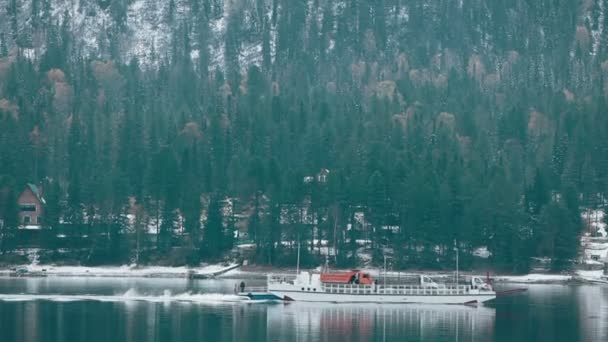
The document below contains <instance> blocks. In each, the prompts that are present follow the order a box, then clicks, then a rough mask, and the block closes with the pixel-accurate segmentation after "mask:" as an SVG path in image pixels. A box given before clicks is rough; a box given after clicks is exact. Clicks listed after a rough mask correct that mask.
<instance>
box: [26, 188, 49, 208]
mask: <svg viewBox="0 0 608 342" xmlns="http://www.w3.org/2000/svg"><path fill="white" fill-rule="evenodd" d="M27 187H28V188H29V189H30V190H31V191H32V192H33V193H34V195H36V198H38V200H39V201H40V202H41V203H42V204H46V201H45V200H44V198H43V197H42V193H41V192H40V189H39V188H38V186H36V185H35V184H32V183H27Z"/></svg>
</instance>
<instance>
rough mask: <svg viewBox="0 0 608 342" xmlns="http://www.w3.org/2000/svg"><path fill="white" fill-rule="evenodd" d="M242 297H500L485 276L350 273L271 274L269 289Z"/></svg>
mask: <svg viewBox="0 0 608 342" xmlns="http://www.w3.org/2000/svg"><path fill="white" fill-rule="evenodd" d="M409 280H412V278H411V277H410V279H409ZM239 295H241V296H246V297H248V298H250V299H252V300H282V301H301V302H333V303H423V304H478V303H483V302H487V301H489V300H492V299H494V298H496V295H497V294H496V292H495V291H494V289H493V288H492V286H491V284H489V283H488V282H485V281H484V280H483V279H482V278H481V277H470V279H469V282H468V283H467V284H464V285H463V284H453V285H451V284H445V285H444V284H437V283H436V282H434V281H432V280H431V279H430V278H429V277H428V276H425V275H417V276H416V279H415V282H412V281H404V282H402V283H398V284H386V282H384V283H383V284H380V283H379V282H378V281H377V280H374V279H373V278H372V276H371V275H370V274H369V273H365V272H361V271H350V272H341V273H310V272H299V273H298V274H297V275H296V276H295V277H294V276H293V275H292V276H285V275H269V276H268V287H267V288H263V289H260V288H258V289H255V288H252V289H245V290H244V291H241V292H240V293H239Z"/></svg>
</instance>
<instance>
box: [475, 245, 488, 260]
mask: <svg viewBox="0 0 608 342" xmlns="http://www.w3.org/2000/svg"><path fill="white" fill-rule="evenodd" d="M473 255H474V256H476V257H479V258H483V259H487V258H489V257H491V256H492V252H490V251H489V250H488V247H487V246H481V247H479V248H476V249H475V250H474V251H473Z"/></svg>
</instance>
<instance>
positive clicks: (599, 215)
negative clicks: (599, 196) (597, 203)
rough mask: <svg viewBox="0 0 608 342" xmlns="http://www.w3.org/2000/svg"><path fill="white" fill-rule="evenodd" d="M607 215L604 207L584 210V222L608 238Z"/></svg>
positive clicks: (592, 229)
mask: <svg viewBox="0 0 608 342" xmlns="http://www.w3.org/2000/svg"><path fill="white" fill-rule="evenodd" d="M605 215H606V213H605V212H604V209H595V210H584V211H583V213H582V214H581V216H582V218H583V222H585V224H588V225H589V228H590V229H591V231H592V232H594V231H596V232H597V233H598V234H599V235H600V236H601V237H604V238H608V232H607V231H606V223H605V222H604V217H605Z"/></svg>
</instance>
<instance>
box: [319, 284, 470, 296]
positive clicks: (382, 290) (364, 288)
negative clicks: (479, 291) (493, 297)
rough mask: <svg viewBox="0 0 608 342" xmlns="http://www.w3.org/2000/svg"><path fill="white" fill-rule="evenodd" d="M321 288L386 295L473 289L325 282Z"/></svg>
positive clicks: (460, 293) (459, 293) (342, 291)
mask: <svg viewBox="0 0 608 342" xmlns="http://www.w3.org/2000/svg"><path fill="white" fill-rule="evenodd" d="M321 290H322V291H324V292H326V293H339V294H386V295H410V296H411V295H421V296H424V295H428V296H433V295H435V296H436V295H465V294H468V293H469V292H470V291H471V286H468V285H467V286H462V285H460V286H452V287H441V288H431V287H422V286H414V285H412V286H408V285H398V286H386V287H385V286H383V285H356V284H324V285H323V286H322V287H321Z"/></svg>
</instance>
